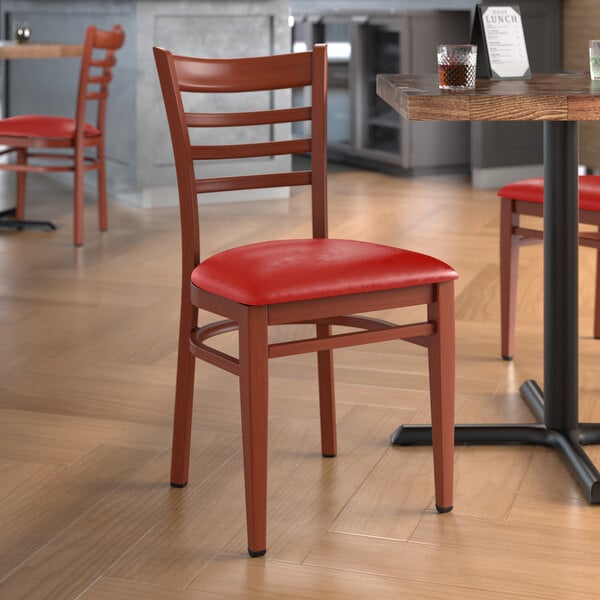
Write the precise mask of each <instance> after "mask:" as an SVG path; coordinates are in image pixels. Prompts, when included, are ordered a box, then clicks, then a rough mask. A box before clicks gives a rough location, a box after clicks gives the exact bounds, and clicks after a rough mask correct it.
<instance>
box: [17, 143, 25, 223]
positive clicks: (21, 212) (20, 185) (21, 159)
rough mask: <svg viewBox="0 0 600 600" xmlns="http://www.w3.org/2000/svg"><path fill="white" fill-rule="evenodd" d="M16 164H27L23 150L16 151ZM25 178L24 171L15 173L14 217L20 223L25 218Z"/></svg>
mask: <svg viewBox="0 0 600 600" xmlns="http://www.w3.org/2000/svg"><path fill="white" fill-rule="evenodd" d="M17 164H19V165H26V164H27V150H26V149H25V148H19V149H18V150H17ZM26 176H27V172H26V171H17V204H16V211H15V215H16V217H17V219H19V220H20V221H22V220H23V219H24V218H25V192H26V189H27V185H26V182H27V179H26Z"/></svg>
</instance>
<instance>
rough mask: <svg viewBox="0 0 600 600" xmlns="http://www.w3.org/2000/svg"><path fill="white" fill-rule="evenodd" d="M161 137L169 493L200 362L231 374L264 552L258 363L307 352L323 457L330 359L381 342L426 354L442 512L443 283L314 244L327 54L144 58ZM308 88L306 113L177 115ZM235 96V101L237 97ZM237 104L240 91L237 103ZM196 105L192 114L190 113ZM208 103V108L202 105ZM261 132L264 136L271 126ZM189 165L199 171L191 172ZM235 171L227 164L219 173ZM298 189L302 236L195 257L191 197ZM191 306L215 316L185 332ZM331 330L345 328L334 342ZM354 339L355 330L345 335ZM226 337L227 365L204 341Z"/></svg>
mask: <svg viewBox="0 0 600 600" xmlns="http://www.w3.org/2000/svg"><path fill="white" fill-rule="evenodd" d="M154 55H155V59H156V65H157V69H158V75H159V79H160V85H161V88H162V93H163V98H164V103H165V107H166V112H167V117H168V122H169V128H170V132H171V138H172V144H173V152H174V156H175V168H176V171H177V181H178V186H179V200H180V207H181V232H182V252H183V254H182V258H183V264H182V277H183V280H182V297H181V320H180V330H179V352H178V364H177V384H176V398H175V419H174V429H173V454H172V470H171V484H172V485H173V486H175V487H181V486H184V485H186V483H187V480H188V467H189V452H190V434H191V414H192V401H193V389H194V364H195V359H196V358H200V359H202V360H205V361H207V362H209V363H211V364H213V365H215V366H217V367H220V368H222V369H225V370H227V371H229V372H231V373H233V374H235V375H237V376H238V377H239V380H240V399H241V421H242V439H243V456H244V476H245V485H246V517H247V528H248V551H249V553H250V555H251V556H261V555H262V554H264V553H265V552H266V547H267V546H266V514H267V437H268V433H267V422H268V416H267V402H268V401H267V397H268V359H269V358H274V357H281V356H288V355H293V354H300V353H303V352H315V351H316V352H317V355H318V361H317V362H318V380H319V394H320V414H321V442H322V448H321V449H322V453H323V455H324V456H335V454H336V426H335V406H334V386H333V379H332V378H333V358H332V349H333V348H342V347H346V346H353V345H359V344H365V343H368V342H376V341H383V340H391V339H406V340H407V341H409V342H413V343H416V344H419V345H422V346H425V347H427V349H428V353H429V372H430V386H431V411H432V425H433V455H434V469H435V495H436V505H437V508H438V510H439V511H440V512H445V511H448V510H450V509H451V508H452V472H453V451H454V448H453V444H454V417H453V411H454V293H453V288H454V279H455V278H456V277H457V275H456V272H455V271H454V270H453V269H452V268H451V267H449V266H448V265H446V264H444V263H442V262H441V261H439V260H436V259H435V258H431V257H429V256H426V255H423V254H417V253H414V252H410V251H408V250H401V249H397V248H393V247H389V246H383V245H379V244H373V243H367V242H360V241H351V240H339V239H328V238H327V188H326V179H327V156H326V90H327V57H326V47H325V46H324V45H317V46H315V48H314V51H311V52H303V53H298V54H289V55H279V56H268V57H259V58H242V59H199V58H190V57H184V56H174V55H172V54H171V53H170V52H169V51H167V50H164V49H161V48H154ZM298 86H309V87H310V88H311V98H312V106H303V107H297V108H283V109H272V110H258V111H257V110H254V111H252V112H243V113H240V112H224V113H214V112H213V113H203V112H188V111H187V110H186V107H187V104H186V105H185V106H184V101H185V102H186V103H189V102H190V101H191V100H190V96H191V95H193V96H196V97H197V96H199V95H201V94H203V93H215V92H225V93H228V94H231V93H234V94H235V93H241V92H248V91H259V90H262V91H264V90H275V89H286V88H294V87H298ZM240 95H241V94H240ZM244 96H245V97H247V94H244ZM197 105H198V104H196V106H197ZM214 105H216V103H214ZM298 121H309V122H310V123H311V135H310V137H308V138H306V139H304V138H303V139H285V140H275V141H273V140H272V139H271V138H270V136H268V137H269V139H267V140H266V141H262V142H256V143H247V144H233V145H231V144H224V145H217V146H213V145H194V144H192V142H191V141H190V131H189V130H190V129H192V128H196V127H240V126H243V127H245V128H250V127H252V126H254V125H259V124H260V125H264V124H280V123H290V122H298ZM269 130H270V131H273V130H274V128H270V129H269ZM296 152H301V153H306V152H309V153H310V154H311V163H310V168H309V169H308V170H306V171H296V172H285V173H266V174H260V175H238V176H233V175H231V176H225V177H212V178H211V177H206V175H210V168H209V167H206V166H205V165H204V166H203V168H204V169H205V171H206V173H205V174H204V176H203V177H201V178H197V177H196V174H195V172H194V161H196V160H210V159H213V160H224V159H235V158H240V157H243V158H247V157H250V156H258V157H265V156H273V155H281V154H291V153H296ZM198 168H200V167H198ZM233 168H234V167H233V166H232V169H233ZM292 185H310V186H311V190H312V234H313V237H312V238H309V239H281V240H274V241H266V242H258V243H254V244H249V245H245V246H241V247H236V248H231V249H228V250H224V251H222V252H220V253H218V254H214V255H212V256H209V257H207V258H204V259H203V260H201V259H200V256H201V255H200V246H199V233H198V225H199V223H198V206H197V201H198V198H197V196H198V194H201V193H203V192H209V191H210V192H212V191H223V190H241V189H248V188H265V187H273V186H292ZM413 305H423V306H426V307H427V317H426V319H425V320H423V321H422V322H417V323H405V324H402V325H395V324H392V323H389V322H385V321H382V320H379V319H375V318H372V317H371V318H369V317H367V316H364V315H363V316H358V315H356V314H355V313H365V312H371V311H376V310H383V309H390V308H394V307H402V306H413ZM198 309H203V310H206V311H209V312H211V313H215V314H217V315H220V316H221V317H225V319H224V320H219V321H217V322H214V323H211V324H209V325H205V326H202V327H198ZM290 323H306V324H314V325H315V329H314V330H313V329H312V327H311V328H310V329H311V331H314V335H309V336H308V337H307V338H305V339H300V340H299V339H295V340H291V341H285V342H278V343H269V339H268V328H269V327H270V326H273V325H286V324H290ZM334 325H336V326H337V325H342V326H346V327H351V328H353V329H352V330H351V331H348V330H347V329H342V330H341V331H340V330H339V329H338V328H337V327H336V329H335V331H334V329H333V326H334ZM355 329H356V330H355ZM232 330H237V331H238V345H239V348H238V350H239V354H238V356H237V357H235V356H230V355H228V354H225V353H224V352H222V351H220V350H217V349H215V348H213V347H211V346H209V345H208V344H207V343H206V341H207V340H208V339H209V338H211V337H213V336H215V335H217V334H219V333H223V332H228V331H232Z"/></svg>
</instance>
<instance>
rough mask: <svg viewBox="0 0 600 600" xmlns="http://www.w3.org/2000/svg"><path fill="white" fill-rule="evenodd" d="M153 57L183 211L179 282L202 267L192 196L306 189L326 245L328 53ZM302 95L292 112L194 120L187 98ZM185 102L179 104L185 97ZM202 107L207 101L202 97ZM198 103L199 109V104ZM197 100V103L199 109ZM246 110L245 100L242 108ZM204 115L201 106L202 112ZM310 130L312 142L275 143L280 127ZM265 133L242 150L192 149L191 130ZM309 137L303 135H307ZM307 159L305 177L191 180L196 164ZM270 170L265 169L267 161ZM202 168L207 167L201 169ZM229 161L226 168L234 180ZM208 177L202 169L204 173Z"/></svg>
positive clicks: (159, 53)
mask: <svg viewBox="0 0 600 600" xmlns="http://www.w3.org/2000/svg"><path fill="white" fill-rule="evenodd" d="M154 57H155V60H156V67H157V70H158V77H159V80H160V85H161V89H162V94H163V99H164V104H165V108H166V112H167V118H168V122H169V129H170V132H171V141H172V144H173V154H174V158H175V168H176V172H177V181H178V189H179V201H180V208H181V211H180V212H181V230H182V249H183V267H184V273H183V277H184V278H185V277H186V276H188V275H189V272H190V271H191V270H192V269H193V268H194V266H196V265H197V264H198V262H199V260H200V245H199V244H200V242H199V229H198V226H199V223H198V194H200V193H202V192H214V191H226V190H242V189H253V188H266V187H278V186H297V185H310V186H311V188H312V190H311V191H312V232H313V236H314V237H317V238H323V237H327V182H326V179H327V133H326V121H327V48H326V46H325V45H324V44H317V45H316V46H315V47H314V49H313V50H312V51H309V52H301V53H294V54H283V55H274V56H261V57H257V58H231V59H226V58H225V59H223V58H222V59H212V58H211V59H205V58H194V57H186V56H176V55H173V54H172V53H171V52H169V51H168V50H165V49H163V48H154ZM294 88H308V89H309V90H310V94H304V95H303V97H304V98H305V99H308V97H309V96H310V101H309V102H308V101H307V102H305V103H304V104H307V105H303V106H299V107H293V108H269V109H268V110H252V111H248V110H245V111H242V112H215V111H212V112H204V111H202V112H198V111H196V110H194V111H191V110H188V106H189V105H191V104H193V102H190V97H193V98H194V99H198V97H199V96H200V95H201V94H215V93H218V94H231V93H239V94H240V98H239V99H240V101H241V102H242V103H243V102H244V96H246V97H247V96H248V95H247V94H243V92H264V91H275V90H284V89H294ZM184 94H185V97H184ZM202 98H204V99H205V101H206V97H204V96H202ZM198 102H200V104H199V103H198ZM201 102H202V100H201V99H200V100H198V101H196V104H195V106H196V107H198V106H200V107H201V108H202V104H201ZM246 102H247V100H246ZM204 107H206V104H205V105H204ZM302 121H308V122H310V134H309V135H306V137H302V138H301V139H294V138H292V137H290V136H289V129H291V127H288V128H287V129H286V132H288V135H287V137H286V139H275V137H276V136H277V135H278V133H277V132H278V127H277V126H278V125H279V124H282V123H295V122H302ZM264 125H268V126H269V127H268V132H269V133H268V140H267V141H260V142H253V143H244V144H218V145H212V144H210V145H208V144H201V145H197V144H193V143H192V141H191V140H192V138H193V137H194V135H193V134H194V131H193V130H194V129H195V128H199V127H200V128H202V127H206V128H215V127H216V128H221V127H226V128H227V127H228V128H234V127H244V128H250V127H254V126H264ZM307 129H308V128H307ZM297 153H310V155H311V160H310V168H309V169H308V170H304V171H286V172H275V173H274V172H268V173H263V174H258V175H256V174H252V175H248V174H246V175H239V174H238V175H228V176H224V177H206V176H203V177H201V178H197V177H196V173H195V169H194V161H200V160H202V161H205V160H211V159H212V160H219V161H221V160H226V159H239V158H243V159H249V158H252V157H262V158H264V157H273V156H278V155H286V154H288V155H291V154H297ZM267 162H268V161H267ZM202 166H205V165H201V167H202ZM234 169H235V161H233V162H232V164H231V172H234ZM207 170H208V169H207Z"/></svg>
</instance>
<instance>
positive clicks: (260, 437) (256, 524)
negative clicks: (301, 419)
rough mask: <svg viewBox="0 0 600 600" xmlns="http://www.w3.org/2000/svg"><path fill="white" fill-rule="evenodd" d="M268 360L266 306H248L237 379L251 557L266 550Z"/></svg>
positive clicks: (241, 324) (241, 329) (241, 333)
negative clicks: (238, 378)
mask: <svg viewBox="0 0 600 600" xmlns="http://www.w3.org/2000/svg"><path fill="white" fill-rule="evenodd" d="M268 360H269V357H268V331H267V310H266V307H265V306H251V307H248V309H247V311H246V315H245V318H244V319H240V322H239V364H240V376H239V377H240V405H241V415H242V443H243V451H244V481H245V487H246V526H247V530H248V554H250V556H251V557H257V556H263V555H264V554H265V553H266V551H267V445H268V378H269V375H268V373H269V367H268Z"/></svg>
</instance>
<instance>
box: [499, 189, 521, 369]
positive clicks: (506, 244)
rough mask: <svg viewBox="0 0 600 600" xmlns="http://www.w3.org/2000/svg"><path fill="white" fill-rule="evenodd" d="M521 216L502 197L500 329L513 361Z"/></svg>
mask: <svg viewBox="0 0 600 600" xmlns="http://www.w3.org/2000/svg"><path fill="white" fill-rule="evenodd" d="M516 218H518V216H517V215H516V214H515V213H514V212H513V201H512V200H510V199H509V198H502V199H501V204H500V328H501V340H502V341H501V349H502V358H503V359H504V360H512V357H513V353H514V345H515V321H516V313H517V277H518V268H519V238H518V237H517V236H516V235H513V233H512V229H513V225H514V221H515V219H516Z"/></svg>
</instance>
